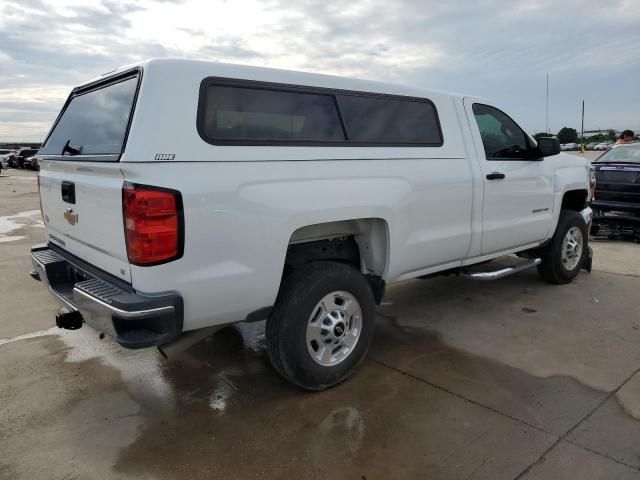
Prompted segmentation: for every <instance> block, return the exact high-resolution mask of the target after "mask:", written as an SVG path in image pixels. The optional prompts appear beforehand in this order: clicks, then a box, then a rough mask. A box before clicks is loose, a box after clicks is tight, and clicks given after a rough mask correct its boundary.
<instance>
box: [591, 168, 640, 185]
mask: <svg viewBox="0 0 640 480" xmlns="http://www.w3.org/2000/svg"><path fill="white" fill-rule="evenodd" d="M639 180H640V173H639V172H630V171H625V170H598V171H596V182H612V183H633V182H634V181H639Z"/></svg>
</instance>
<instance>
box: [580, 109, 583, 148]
mask: <svg viewBox="0 0 640 480" xmlns="http://www.w3.org/2000/svg"><path fill="white" fill-rule="evenodd" d="M580 151H581V152H582V153H584V100H582V127H581V128H580Z"/></svg>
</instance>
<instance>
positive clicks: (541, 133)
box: [533, 132, 553, 142]
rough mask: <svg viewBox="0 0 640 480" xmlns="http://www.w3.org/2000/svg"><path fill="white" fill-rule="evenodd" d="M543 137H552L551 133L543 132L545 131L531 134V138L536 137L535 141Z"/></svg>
mask: <svg viewBox="0 0 640 480" xmlns="http://www.w3.org/2000/svg"><path fill="white" fill-rule="evenodd" d="M544 137H553V135H552V134H551V133H545V132H538V133H534V134H533V138H535V139H536V142H537V141H538V140H540V139H541V138H544Z"/></svg>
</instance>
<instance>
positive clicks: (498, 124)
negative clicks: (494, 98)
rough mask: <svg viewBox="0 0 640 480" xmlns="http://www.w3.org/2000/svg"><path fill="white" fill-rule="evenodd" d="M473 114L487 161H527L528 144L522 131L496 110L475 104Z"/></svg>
mask: <svg viewBox="0 0 640 480" xmlns="http://www.w3.org/2000/svg"><path fill="white" fill-rule="evenodd" d="M473 113H474V115H475V117H476V122H477V123H478V128H479V129H480V136H481V137H482V144H483V145H484V152H485V155H486V156H487V159H489V160H492V159H493V160H499V159H516V160H520V159H522V160H526V159H528V158H529V157H528V155H529V152H528V149H529V142H528V140H527V136H526V134H525V133H524V132H523V131H522V129H521V128H520V127H519V126H518V124H516V122H514V121H513V120H511V118H509V117H508V116H507V115H505V114H504V113H503V112H501V111H500V110H498V109H497V108H493V107H490V106H488V105H482V104H480V103H475V104H474V105H473Z"/></svg>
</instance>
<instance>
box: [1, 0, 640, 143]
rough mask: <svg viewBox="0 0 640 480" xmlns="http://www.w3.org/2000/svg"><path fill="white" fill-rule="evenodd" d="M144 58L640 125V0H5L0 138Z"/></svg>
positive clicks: (20, 134) (34, 127)
mask: <svg viewBox="0 0 640 480" xmlns="http://www.w3.org/2000/svg"><path fill="white" fill-rule="evenodd" d="M149 57H185V58H197V59H207V60H216V61H224V62H233V63H244V64H253V65H268V66H272V67H279V68H289V69H297V70H305V71H312V72H321V73H332V74H338V75H344V76H353V77H361V78H367V79H374V80H382V81H391V82H397V83H404V84H409V85H414V86H423V87H430V88H437V89H441V90H450V91H455V92H462V93H468V94H472V95H477V96H481V97H485V98H488V99H491V100H493V101H495V102H497V103H498V104H499V105H502V106H503V107H504V108H505V109H507V111H508V112H509V113H511V114H513V116H514V117H515V118H516V120H517V121H518V122H520V123H521V124H522V126H523V127H524V128H525V129H526V130H527V131H529V132H530V133H533V132H537V131H541V130H544V127H545V77H546V74H547V72H549V74H550V84H551V87H550V91H551V94H550V125H549V126H550V129H551V130H552V131H554V132H555V131H557V130H558V129H559V128H560V127H562V126H571V127H575V128H578V129H579V128H580V104H581V101H582V100H583V99H584V100H585V101H586V120H585V129H594V128H615V129H623V128H632V129H634V130H640V0H608V1H602V0H511V1H506V0H467V1H454V0H403V1H398V0H363V1H357V0H350V1H343V2H337V1H333V2H332V1H330V0H297V1H288V0H265V1H242V0H233V1H215V0H176V1H171V0H162V1H161V0H139V1H128V0H106V1H101V0H0V142H1V141H6V140H17V141H20V140H22V141H39V140H41V139H42V138H43V137H44V135H45V134H46V133H47V131H48V129H49V127H50V125H51V123H52V121H53V120H54V119H55V116H56V115H57V113H58V110H59V109H60V107H61V106H62V104H63V102H64V100H65V98H66V96H67V95H68V93H69V91H70V89H71V88H72V87H73V86H74V85H77V84H79V83H81V82H83V81H84V80H87V79H89V78H91V77H93V76H96V75H99V74H101V73H104V72H106V71H108V70H111V69H113V68H114V67H116V66H119V65H124V64H127V63H131V62H135V61H137V60H141V59H144V58H149Z"/></svg>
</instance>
